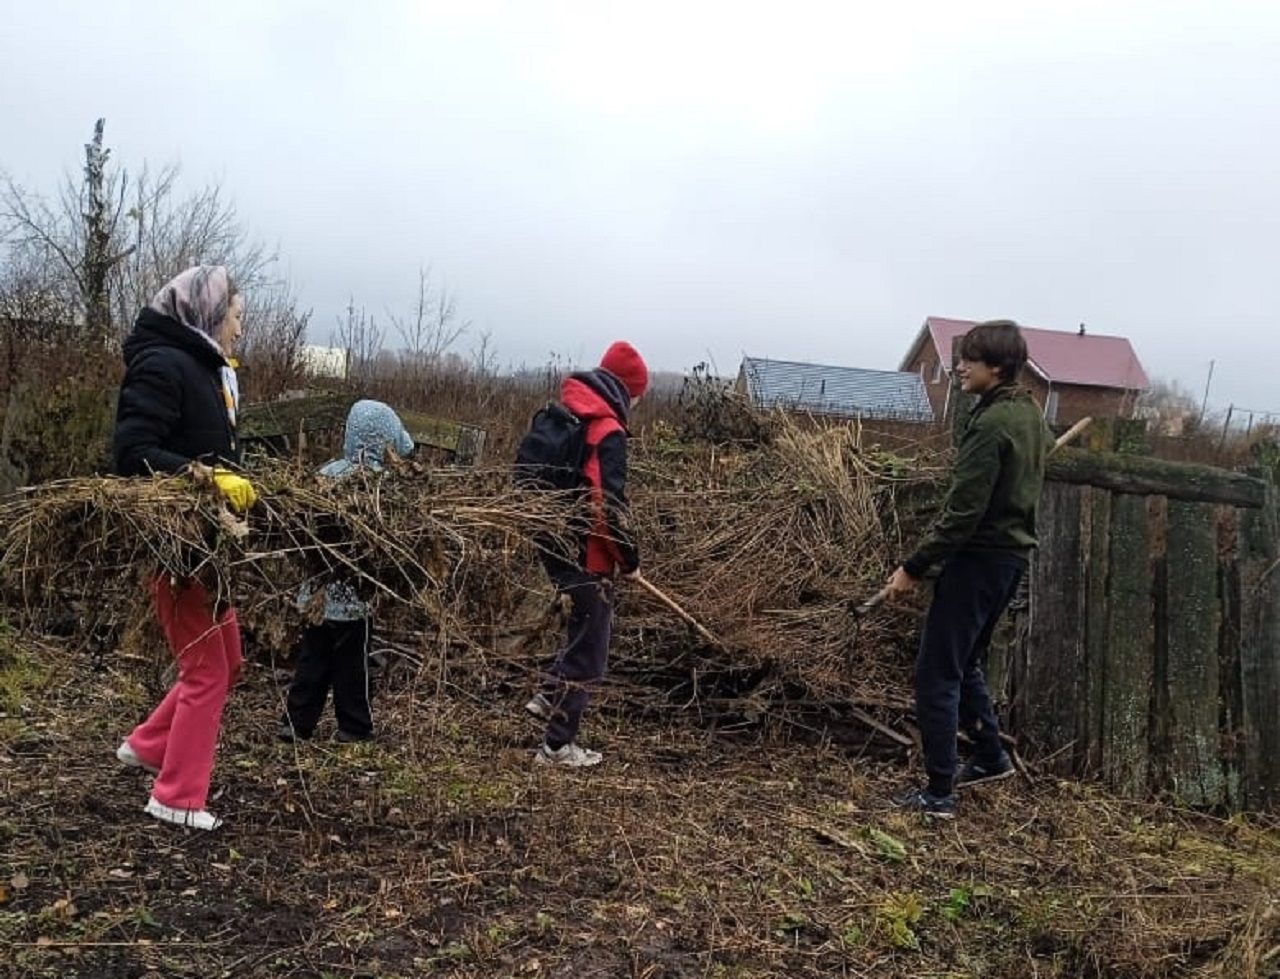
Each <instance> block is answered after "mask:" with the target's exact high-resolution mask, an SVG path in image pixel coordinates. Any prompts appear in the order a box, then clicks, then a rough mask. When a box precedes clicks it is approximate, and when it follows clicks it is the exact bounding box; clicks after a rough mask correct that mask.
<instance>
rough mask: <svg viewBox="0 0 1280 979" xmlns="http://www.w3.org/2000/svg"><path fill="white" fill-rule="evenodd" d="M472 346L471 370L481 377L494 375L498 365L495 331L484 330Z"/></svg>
mask: <svg viewBox="0 0 1280 979" xmlns="http://www.w3.org/2000/svg"><path fill="white" fill-rule="evenodd" d="M476 340H477V342H476V345H475V346H474V347H472V348H471V370H472V372H473V373H474V374H475V375H476V376H477V377H480V378H487V377H492V376H493V374H494V373H495V372H496V371H497V367H498V348H497V347H496V346H494V343H493V332H492V331H491V330H484V331H482V332H481V333H480V335H479V336H478V337H477V338H476Z"/></svg>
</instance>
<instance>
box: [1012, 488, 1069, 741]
mask: <svg viewBox="0 0 1280 979" xmlns="http://www.w3.org/2000/svg"><path fill="white" fill-rule="evenodd" d="M1081 497H1082V493H1081V491H1080V489H1079V488H1077V487H1075V486H1068V485H1066V484H1051V485H1049V486H1046V487H1045V490H1044V495H1043V496H1041V498H1040V508H1039V514H1038V527H1037V535H1038V536H1039V538H1040V541H1041V545H1040V547H1039V549H1038V550H1037V552H1036V556H1035V562H1034V564H1033V566H1032V574H1033V576H1034V579H1033V580H1034V582H1035V586H1034V587H1033V589H1032V603H1031V628H1030V632H1029V635H1028V637H1027V645H1026V648H1025V652H1024V654H1023V655H1022V656H1020V657H1019V662H1018V672H1019V674H1020V675H1018V676H1016V677H1015V688H1016V689H1017V690H1018V695H1017V715H1018V717H1019V718H1020V724H1019V729H1020V732H1021V734H1022V735H1025V736H1026V739H1027V741H1028V747H1029V748H1030V749H1031V751H1032V753H1033V754H1049V753H1051V752H1054V751H1057V750H1058V749H1060V748H1062V747H1063V746H1064V745H1067V744H1070V743H1071V741H1072V740H1073V739H1074V738H1075V737H1076V714H1077V705H1078V703H1079V700H1080V696H1081V690H1080V684H1081V681H1082V679H1083V678H1082V670H1081V669H1080V666H1081V663H1082V660H1083V632H1082V630H1081V628H1080V620H1081V618H1082V616H1083V615H1084V593H1083V591H1082V588H1081V584H1082V579H1083V575H1082V567H1081V563H1082V562H1081V540H1080V537H1081V532H1080V509H1081ZM1062 759H1063V763H1064V764H1065V765H1068V766H1069V763H1070V760H1071V755H1070V752H1067V753H1064V754H1063V755H1062Z"/></svg>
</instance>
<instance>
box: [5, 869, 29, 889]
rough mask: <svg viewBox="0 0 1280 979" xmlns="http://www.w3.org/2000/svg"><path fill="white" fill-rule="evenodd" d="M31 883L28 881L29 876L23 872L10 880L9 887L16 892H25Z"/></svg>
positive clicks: (19, 872)
mask: <svg viewBox="0 0 1280 979" xmlns="http://www.w3.org/2000/svg"><path fill="white" fill-rule="evenodd" d="M30 883H31V881H29V880H28V879H27V875H26V874H24V873H23V872H22V871H21V870H19V871H18V872H17V873H16V874H14V875H13V876H12V877H10V878H9V886H10V887H12V888H13V889H14V890H15V891H25V890H26V889H27V885H28V884H30Z"/></svg>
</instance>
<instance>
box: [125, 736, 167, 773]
mask: <svg viewBox="0 0 1280 979" xmlns="http://www.w3.org/2000/svg"><path fill="white" fill-rule="evenodd" d="M116 757H117V758H118V759H120V763H121V764H122V765H128V766H129V767H130V768H141V769H143V770H144V771H148V772H150V773H151V774H152V775H159V774H160V769H158V768H154V767H152V766H151V765H148V764H147V763H146V762H145V761H143V760H142V759H141V758H139V757H138V753H137V752H136V751H134V750H133V748H132V747H130V745H129V742H128V741H121V742H120V747H119V748H117V749H116Z"/></svg>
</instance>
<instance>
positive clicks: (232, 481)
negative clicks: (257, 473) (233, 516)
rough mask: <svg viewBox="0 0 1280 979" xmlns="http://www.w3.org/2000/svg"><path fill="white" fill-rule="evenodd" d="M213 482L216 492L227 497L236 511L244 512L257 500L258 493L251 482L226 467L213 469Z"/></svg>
mask: <svg viewBox="0 0 1280 979" xmlns="http://www.w3.org/2000/svg"><path fill="white" fill-rule="evenodd" d="M213 484H214V485H215V486H217V487H218V492H220V493H221V494H222V495H223V496H225V497H226V498H227V502H228V503H230V504H231V507H232V509H233V510H235V511H236V512H237V513H244V512H245V511H246V510H248V509H249V507H251V506H253V505H254V504H255V503H257V502H258V493H257V491H256V490H254V488H253V484H252V483H250V482H249V480H247V479H245V478H244V477H243V476H237V475H236V474H235V473H233V472H228V471H227V470H226V469H216V468H215V469H214V470H213Z"/></svg>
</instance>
